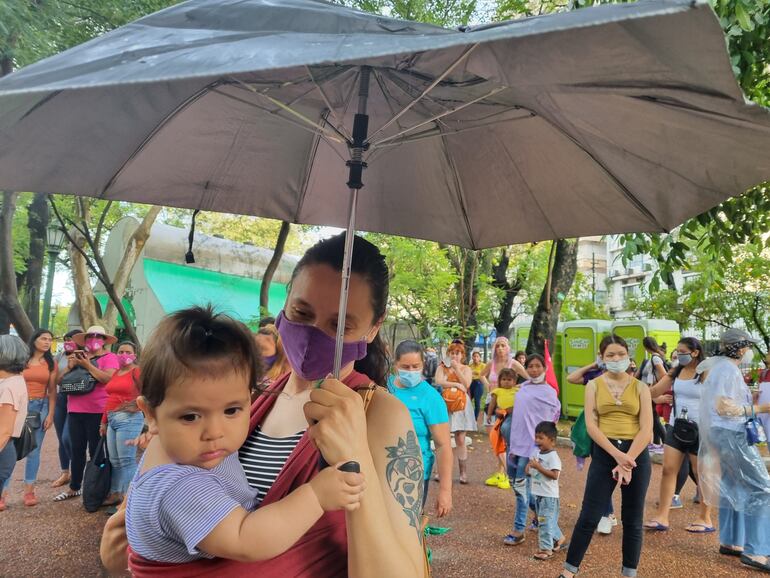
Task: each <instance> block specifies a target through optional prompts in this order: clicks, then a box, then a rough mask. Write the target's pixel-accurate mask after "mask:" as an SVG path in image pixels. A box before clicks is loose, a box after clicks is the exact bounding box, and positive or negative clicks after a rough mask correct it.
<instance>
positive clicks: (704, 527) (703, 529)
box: [685, 524, 717, 534]
mask: <svg viewBox="0 0 770 578" xmlns="http://www.w3.org/2000/svg"><path fill="white" fill-rule="evenodd" d="M690 528H700V530H691V529H690ZM716 531H717V529H716V528H715V527H714V526H707V525H706V524H690V526H689V527H688V528H685V532H690V534H711V533H712V532H716Z"/></svg>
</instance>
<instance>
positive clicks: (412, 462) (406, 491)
mask: <svg viewBox="0 0 770 578" xmlns="http://www.w3.org/2000/svg"><path fill="white" fill-rule="evenodd" d="M385 450H386V451H387V453H388V460H389V461H388V464H387V467H386V469H385V476H386V478H387V480H388V486H389V487H390V491H391V492H392V493H393V496H394V497H395V498H396V500H397V501H398V503H399V504H401V508H402V509H403V510H404V514H406V517H407V518H408V519H409V525H410V526H412V527H413V528H414V529H415V530H416V531H417V536H418V539H420V540H422V536H421V535H420V530H421V524H420V514H421V512H422V494H423V491H424V487H423V485H424V481H423V477H424V473H425V468H424V466H423V464H422V452H420V446H419V444H418V443H417V436H416V435H415V433H414V432H413V431H411V430H410V431H408V432H406V440H404V438H398V445H396V446H389V447H386V448H385Z"/></svg>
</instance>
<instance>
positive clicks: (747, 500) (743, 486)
mask: <svg viewBox="0 0 770 578" xmlns="http://www.w3.org/2000/svg"><path fill="white" fill-rule="evenodd" d="M710 434H711V443H712V444H713V445H714V446H715V447H716V448H717V451H719V461H720V465H721V469H722V479H721V483H720V491H721V497H720V501H719V542H720V543H721V544H723V545H725V546H738V547H740V546H743V549H744V551H745V552H746V554H748V555H751V556H769V555H770V475H769V474H768V473H767V469H765V465H764V463H763V462H762V458H761V457H760V455H759V452H758V451H757V448H755V447H752V446H749V444H748V443H747V442H746V432H745V431H743V430H742V429H741V430H740V431H733V430H727V429H723V428H717V427H715V428H711V431H710Z"/></svg>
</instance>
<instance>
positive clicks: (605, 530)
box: [596, 516, 612, 534]
mask: <svg viewBox="0 0 770 578" xmlns="http://www.w3.org/2000/svg"><path fill="white" fill-rule="evenodd" d="M596 531H597V532H599V533H600V534H611V533H612V520H610V519H609V517H608V516H602V519H601V520H599V525H598V526H597V528H596Z"/></svg>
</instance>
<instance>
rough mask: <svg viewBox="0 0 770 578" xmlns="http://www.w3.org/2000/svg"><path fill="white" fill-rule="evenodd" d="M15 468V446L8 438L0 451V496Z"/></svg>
mask: <svg viewBox="0 0 770 578" xmlns="http://www.w3.org/2000/svg"><path fill="white" fill-rule="evenodd" d="M15 466H16V445H14V443H13V438H10V439H9V440H8V443H7V444H5V447H4V448H3V449H1V450H0V495H2V493H3V490H5V488H6V486H7V485H8V482H9V481H10V479H11V475H13V468H14V467H15Z"/></svg>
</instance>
